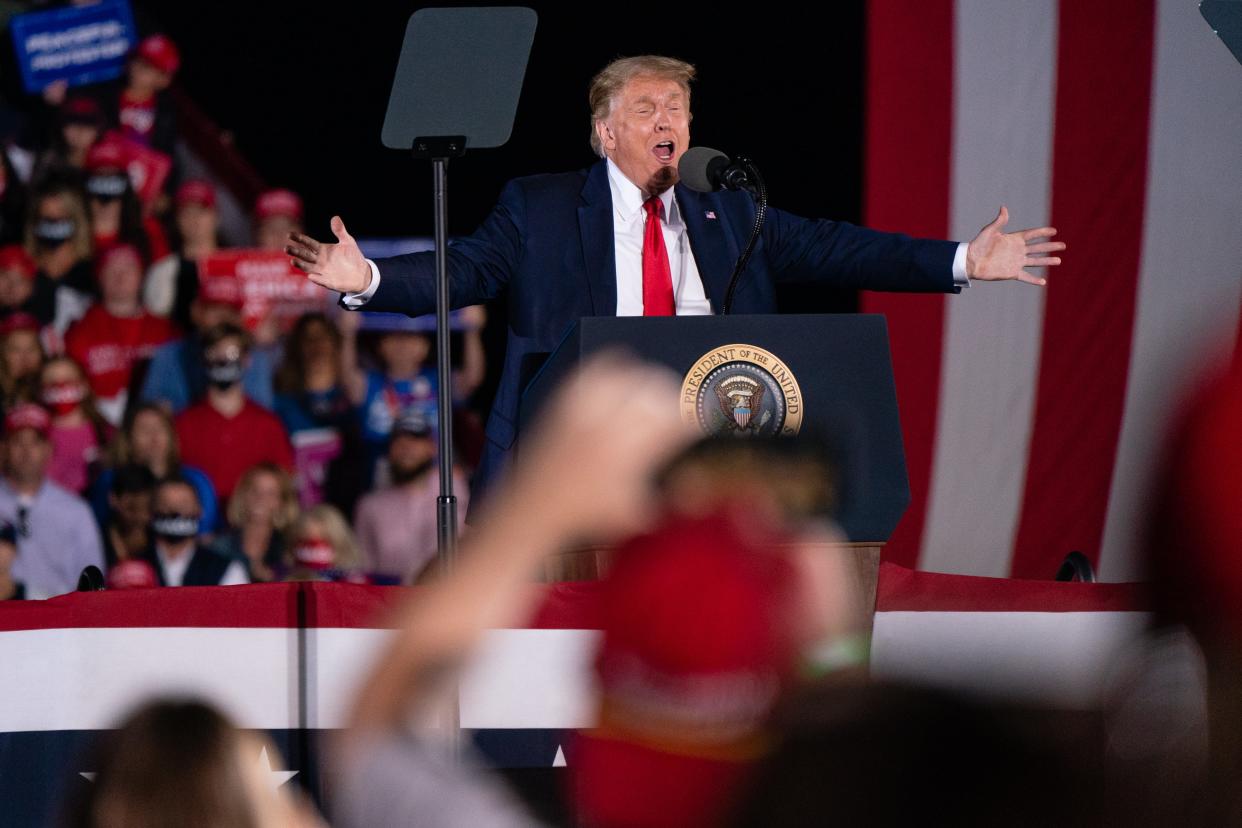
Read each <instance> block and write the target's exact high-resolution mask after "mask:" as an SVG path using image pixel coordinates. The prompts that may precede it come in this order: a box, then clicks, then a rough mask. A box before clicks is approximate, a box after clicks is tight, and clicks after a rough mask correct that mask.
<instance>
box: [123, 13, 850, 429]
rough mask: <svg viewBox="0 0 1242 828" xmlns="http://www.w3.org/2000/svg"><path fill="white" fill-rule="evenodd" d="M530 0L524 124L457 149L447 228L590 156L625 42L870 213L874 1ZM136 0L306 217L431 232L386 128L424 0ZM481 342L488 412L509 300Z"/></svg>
mask: <svg viewBox="0 0 1242 828" xmlns="http://www.w3.org/2000/svg"><path fill="white" fill-rule="evenodd" d="M441 5H454V4H452V3H446V4H441ZM457 5H466V4H457ZM531 5H532V6H533V7H534V8H535V10H536V11H537V12H538V13H539V24H538V28H537V30H536V33H535V41H534V47H533V49H532V52H531V58H530V63H529V65H528V67H527V73H526V79H525V86H524V89H523V92H522V97H521V100H520V102H519V104H518V110H517V119H516V123H515V124H514V128H513V135H512V138H511V139H510V141H509V143H508V144H507V145H506V146H504V147H502V148H499V149H491V150H478V151H475V152H472V153H469V154H468V155H467V156H466V157H464V158H462V159H460V160H456V161H454V162H453V163H452V165H451V166H450V168H449V232H450V234H453V235H461V234H466V233H469V232H471V231H472V230H473V229H474V228H475V227H476V226H477V225H478V224H479V222H480V221H481V220H482V219H483V218H484V217H485V216H486V215H487V212H488V211H489V210H490V209H491V207H492V205H493V204H494V202H495V199H496V197H497V195H498V194H499V192H500V189H501V187H502V186H503V184H504V183H505V182H506V181H507V180H508V179H510V178H513V177H515V176H519V175H528V174H532V173H542V172H557V171H562V170H571V169H577V168H580V167H584V166H587V165H589V164H591V163H593V162H594V161H595V160H596V156H595V155H594V154H593V153H592V151H591V148H590V144H589V142H588V140H589V138H588V136H589V131H590V121H589V113H588V109H587V89H588V86H589V84H590V80H591V77H592V76H593V75H594V74H595V73H596V72H597V71H599V69H601V68H602V67H603V66H604V65H605V64H606V63H608V62H609V61H610V60H612V59H613V58H616V57H621V56H628V55H636V54H644V53H658V54H668V55H673V56H676V57H680V58H682V59H684V60H688V61H690V62H691V63H694V64H695V65H696V66H697V67H698V74H699V77H698V81H697V82H696V83H695V85H694V86H693V87H692V111H693V113H694V120H693V123H692V125H691V136H692V139H693V141H694V143H696V144H704V145H707V146H711V147H716V148H718V149H721V150H724V151H725V152H729V153H741V154H746V155H749V156H750V157H751V158H753V159H754V160H755V161H756V163H757V164H758V165H759V166H760V169H762V170H763V172H764V176H765V178H766V180H767V183H768V189H769V192H770V198H771V200H772V204H773V205H775V206H777V207H780V208H782V209H784V210H788V211H790V212H793V213H797V214H799V215H804V216H811V217H822V218H831V219H836V220H846V221H853V222H857V221H858V220H859V217H860V198H861V188H862V180H861V177H862V137H863V135H862V132H863V131H862V115H863V113H862V107H863V89H864V81H865V78H864V76H863V67H864V60H863V58H864V53H863V48H864V29H863V21H864V15H863V3H862V0H849V2H844V3H837V4H833V5H831V6H829V7H827V8H826V9H821V10H820V12H821V13H820V15H818V17H821V18H822V15H823V12H824V11H827V13H828V15H829V21H830V22H829V23H828V24H824V23H821V22H815V23H812V22H811V19H810V16H809V15H808V14H804V13H802V12H800V11H797V10H794V9H793V8H791V7H790V6H786V5H783V4H768V5H767V6H761V5H755V6H754V7H753V10H752V11H751V12H750V13H749V16H747V17H739V16H736V15H727V14H725V13H722V12H721V11H719V10H718V9H717V8H715V7H713V6H702V5H699V6H696V5H677V4H649V3H642V4H638V3H630V4H617V3H611V4H608V3H599V4H583V5H581V6H577V7H570V6H567V5H564V4H538V3H535V4H531ZM134 8H135V13H136V17H137V18H138V20H139V21H140V26H141V27H142V29H143V31H142V32H141V34H143V35H145V34H148V33H151V32H152V31H155V30H161V31H164V32H165V33H167V34H168V35H169V36H171V37H172V38H173V39H174V40H175V41H176V43H177V44H178V46H179V47H180V49H181V53H182V68H181V71H180V73H179V77H178V82H179V83H180V84H181V85H182V87H183V88H184V89H185V90H186V91H187V92H188V93H189V94H190V96H191V97H192V98H193V99H194V100H195V102H196V103H197V104H198V106H199V107H200V108H202V109H203V110H205V111H206V113H207V114H208V115H209V116H210V117H211V118H212V119H213V120H215V121H216V122H217V123H218V124H219V125H220V126H221V127H222V128H223V129H226V130H228V131H229V132H230V133H232V135H233V140H234V143H235V145H236V146H237V148H238V149H239V150H240V151H241V152H242V153H243V154H244V155H245V156H246V158H247V159H248V160H249V161H250V162H251V163H252V164H253V165H254V166H255V167H256V168H257V169H258V170H259V172H260V174H261V175H262V176H263V177H264V178H265V179H266V180H267V182H268V184H270V185H272V186H282V187H289V188H291V189H293V190H295V191H297V192H299V193H300V194H301V195H302V197H303V198H304V199H305V203H306V219H307V229H308V232H310V233H311V234H312V235H314V236H315V237H317V238H320V239H323V240H325V241H330V240H332V235H331V232H330V230H329V229H328V221H329V219H330V218H331V216H332V215H333V214H340V215H341V217H342V218H343V219H344V220H345V223H346V226H347V227H348V229H349V231H350V232H351V233H352V234H353V235H355V236H358V237H371V236H430V235H431V234H432V201H431V171H430V165H428V164H427V163H426V162H419V163H415V162H414V161H412V160H411V159H410V158H409V157H408V155H407V154H406V153H403V152H399V151H395V150H390V149H387V148H385V147H384V146H383V145H382V143H381V142H380V131H381V127H382V125H383V121H384V113H385V109H386V108H387V105H388V98H389V94H390V92H391V89H392V77H393V74H394V72H395V69H396V65H397V59H398V56H399V54H400V52H401V45H402V41H403V39H404V35H405V28H406V23H407V21H408V20H409V17H410V15H411V14H412V13H413V12H414V11H415V10H417V9H418V8H421V6H420V5H418V4H414V3H400V2H393V3H374V2H373V3H358V2H355V3H333V4H330V5H324V6H312V5H310V4H292V3H264V2H250V3H239V2H216V3H198V2H178V3H167V2H150V1H149V0H134ZM777 299H778V303H779V305H780V308H781V310H783V311H796V312H801V313H815V312H849V311H855V310H857V308H858V300H857V295H856V294H855V293H854V292H853V291H833V290H829V289H825V288H821V287H817V286H813V285H809V286H808V285H798V286H791V287H784V288H781V289H779V290H778V292H777ZM484 342H485V345H486V347H487V350H488V362H489V372H488V373H489V376H488V380H487V381H486V382H485V383H484V386H483V387H482V388H481V389H480V391H479V394H478V395H476V397H475V404H476V405H477V406H478V407H479V409H480V410H481V411H486V410H487V409H488V407H489V402H490V397H491V394H492V393H493V391H494V383H495V379H496V376H497V375H498V368H499V361H500V359H501V358H502V356H503V348H504V310H503V299H502V300H500V301H498V302H493V303H491V307H490V308H489V324H488V328H487V330H486V331H485V338H484Z"/></svg>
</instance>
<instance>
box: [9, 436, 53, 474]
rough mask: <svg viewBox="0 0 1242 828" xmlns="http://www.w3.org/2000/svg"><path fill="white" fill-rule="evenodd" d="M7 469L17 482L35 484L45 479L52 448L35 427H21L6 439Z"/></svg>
mask: <svg viewBox="0 0 1242 828" xmlns="http://www.w3.org/2000/svg"><path fill="white" fill-rule="evenodd" d="M4 449H5V458H4V459H5V471H6V472H7V473H8V475H9V478H10V479H12V480H13V481H14V482H15V483H18V484H22V485H35V484H38V483H39V482H41V481H42V480H43V475H44V472H46V471H47V464H48V460H50V459H51V457H52V448H51V445H50V444H49V443H48V441H47V439H46V438H44V437H43V436H42V435H40V434H39V433H38V432H37V431H35V430H34V429H33V428H23V429H19V430H18V431H17V433H15V434H10V435H9V436H8V437H7V438H6V439H5V441H4Z"/></svg>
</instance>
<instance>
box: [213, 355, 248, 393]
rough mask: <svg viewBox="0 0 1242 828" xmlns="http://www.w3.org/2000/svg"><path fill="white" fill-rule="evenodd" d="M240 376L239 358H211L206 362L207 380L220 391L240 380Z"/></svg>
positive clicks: (240, 363)
mask: <svg viewBox="0 0 1242 828" xmlns="http://www.w3.org/2000/svg"><path fill="white" fill-rule="evenodd" d="M241 378H242V362H241V360H240V359H222V360H213V361H210V362H208V363H207V381H208V382H210V383H211V384H212V385H213V386H215V387H216V388H218V389H220V390H221V391H223V390H225V389H226V388H231V387H233V386H234V385H236V384H237V383H239V382H241Z"/></svg>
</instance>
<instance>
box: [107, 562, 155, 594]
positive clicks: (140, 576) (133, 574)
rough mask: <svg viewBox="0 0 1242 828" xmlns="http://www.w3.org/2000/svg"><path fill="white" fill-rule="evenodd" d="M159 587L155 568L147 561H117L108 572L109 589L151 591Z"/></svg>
mask: <svg viewBox="0 0 1242 828" xmlns="http://www.w3.org/2000/svg"><path fill="white" fill-rule="evenodd" d="M159 585H160V581H159V578H158V577H157V576H156V574H155V567H153V566H151V564H149V563H147V562H146V561H139V560H133V559H131V560H128V561H117V562H116V563H115V564H114V565H113V566H112V568H111V569H109V570H108V589H151V588H153V587H157V586H159Z"/></svg>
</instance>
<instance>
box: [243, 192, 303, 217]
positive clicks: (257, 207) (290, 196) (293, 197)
mask: <svg viewBox="0 0 1242 828" xmlns="http://www.w3.org/2000/svg"><path fill="white" fill-rule="evenodd" d="M272 216H287V217H288V218H291V219H293V220H294V221H297V222H300V221H301V220H302V199H301V198H300V197H299V196H298V194H297V193H295V192H293V191H292V190H283V189H282V190H268V191H267V192H265V193H263V194H261V195H260V196H259V197H258V199H256V200H255V203H254V217H255V219H256V220H258V221H263V220H264V219H266V218H271V217H272Z"/></svg>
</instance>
